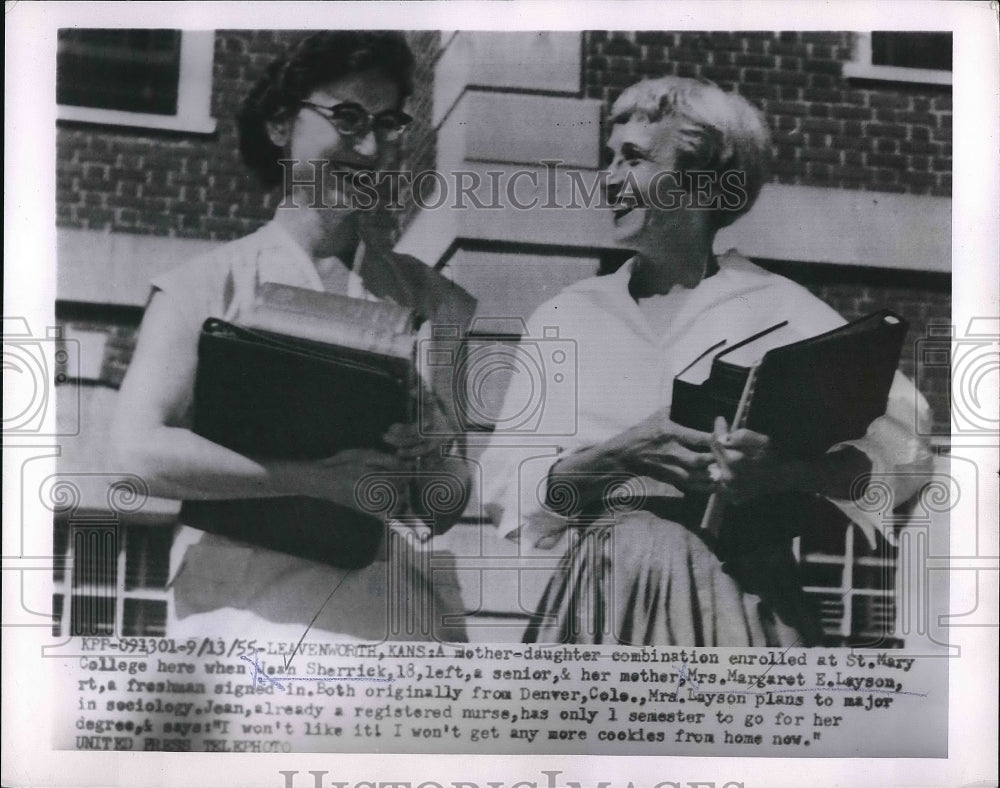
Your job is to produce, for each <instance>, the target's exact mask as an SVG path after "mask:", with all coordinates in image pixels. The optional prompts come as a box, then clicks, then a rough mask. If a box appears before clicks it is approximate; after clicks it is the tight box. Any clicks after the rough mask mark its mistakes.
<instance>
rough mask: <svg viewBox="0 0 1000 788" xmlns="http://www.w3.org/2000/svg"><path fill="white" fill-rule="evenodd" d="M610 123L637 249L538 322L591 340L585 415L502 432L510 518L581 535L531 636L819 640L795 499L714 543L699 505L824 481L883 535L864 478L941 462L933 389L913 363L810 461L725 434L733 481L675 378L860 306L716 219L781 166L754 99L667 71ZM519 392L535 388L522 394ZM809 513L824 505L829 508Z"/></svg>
mask: <svg viewBox="0 0 1000 788" xmlns="http://www.w3.org/2000/svg"><path fill="white" fill-rule="evenodd" d="M611 122H612V131H611V135H610V138H609V140H608V143H607V147H608V154H609V157H610V167H609V170H608V192H609V195H610V201H611V203H612V213H613V225H614V229H613V233H614V237H615V240H616V241H617V242H618V243H619V244H621V245H622V246H625V247H627V248H629V249H632V250H634V251H635V256H634V257H633V258H632V259H631V260H630V261H628V262H627V263H626V264H625V265H624V266H623V267H622V268H621V269H619V270H618V271H617V272H616V273H613V274H611V275H607V276H600V277H595V278H593V279H589V280H586V281H583V282H580V283H578V284H576V285H573V286H571V287H569V288H567V289H566V290H564V291H563V292H562V293H560V294H559V295H558V296H556V297H555V298H554V299H552V300H551V301H549V302H548V303H546V304H543V305H542V306H541V307H540V308H539V309H538V310H537V311H536V312H535V314H534V315H533V316H532V318H531V319H530V321H529V331H530V332H531V335H532V336H541V335H542V333H541V331H542V329H543V328H544V327H551V326H558V327H559V336H560V338H564V339H568V340H575V342H576V347H577V354H578V359H577V363H578V373H579V379H578V386H577V391H578V411H577V414H576V415H577V425H578V429H577V431H576V433H575V434H574V435H572V436H569V437H567V438H565V439H561V440H562V444H561V445H560V446H559V447H558V451H557V453H556V454H553V453H552V452H551V451H550V452H548V454H547V456H545V455H546V452H544V451H541V450H539V451H536V452H535V454H538V455H543V456H537V457H532V458H525V456H523V455H524V453H523V452H522V455H521V456H518V457H517V459H516V460H512V459H511V458H512V457H513V453H512V452H510V451H505V450H503V449H502V448H501V447H500V446H499V445H497V446H495V447H493V448H491V450H490V451H489V452H488V453H487V455H486V456H485V457H484V464H485V466H486V467H485V474H486V482H485V484H486V489H485V491H484V496H483V497H484V501H485V502H486V504H487V509H488V511H491V512H492V513H493V514H494V515H495V518H496V519H497V521H498V523H499V526H500V529H501V531H503V532H505V533H513V532H515V531H520V532H521V533H522V535H523V536H525V537H526V538H528V539H530V540H531V541H532V542H534V543H540V544H543V545H544V544H552V543H553V542H554V541H556V539H557V537H559V536H560V535H562V533H564V532H565V531H566V530H567V528H568V527H569V532H570V537H571V538H570V547H569V551H568V553H567V556H566V558H565V559H564V561H563V563H562V566H561V568H560V570H559V571H558V572H557V573H556V574H555V575H554V576H553V578H552V580H551V581H550V583H549V586H548V588H547V590H546V592H545V595H544V597H543V599H542V602H541V607H540V609H539V610H538V611H537V613H536V614H535V616H534V618H533V620H532V623H531V625H530V627H529V630H528V633H527V639H528V640H538V641H576V642H616V641H617V642H623V643H631V644H636V645H643V644H676V645H689V646H744V645H749V646H758V645H779V644H787V645H791V644H798V645H810V644H812V643H815V642H816V641H817V640H818V638H819V637H820V632H819V629H818V625H817V622H816V620H815V618H814V616H813V615H812V612H811V610H810V607H809V606H808V605H807V604H806V603H805V601H804V597H803V595H802V592H801V586H800V584H799V582H798V581H797V579H796V564H795V561H794V560H793V556H792V552H791V549H790V548H791V539H792V536H794V534H795V532H796V530H795V526H796V523H794V522H793V523H791V524H789V522H788V516H787V512H778V511H775V512H774V517H773V522H768V518H766V517H765V518H763V519H762V518H761V517H759V516H757V517H755V518H754V520H753V521H752V522H750V521H747V522H740V516H739V511H740V510H739V509H738V508H737V509H734V511H733V512H732V513H731V515H732V516H731V517H730V518H729V519H728V520H727V522H729V523H731V525H733V526H735V527H734V528H733V527H731V528H729V529H728V530H724V531H723V533H721V534H720V538H719V540H718V541H717V542H715V541H714V540H708V539H706V538H705V536H704V534H703V532H702V531H701V529H700V528H699V520H700V518H699V515H700V508H701V507H699V506H692V505H691V503H692V501H693V500H696V499H700V500H701V501H702V502H703V501H704V495H705V494H708V493H711V492H717V491H718V492H722V493H723V494H725V496H727V498H728V499H729V500H731V501H735V502H744V501H752V502H755V503H757V504H758V505H757V506H756V507H755V509H756V510H757V511H758V513H759V511H760V506H759V504H760V503H761V502H764V503H768V502H771V501H773V502H774V503H775V505H776V506H777V504H778V503H779V502H780V501H782V500H784V501H787V500H788V498H787V497H782V496H781V495H780V494H782V493H798V494H800V495H799V496H798V498H799V500H800V501H802V500H805V501H806V502H807V503H809V504H810V506H812V505H813V504H814V503H816V499H818V498H820V497H822V498H823V499H825V501H828V502H831V504H832V505H833V506H836V507H837V508H839V509H840V510H841V511H842V512H845V513H847V514H848V516H849V517H851V518H852V519H854V520H855V521H856V522H858V523H859V524H861V525H862V526H863V527H865V528H867V529H868V530H867V532H868V533H869V535H872V534H873V533H874V532H873V530H872V529H873V528H875V527H878V523H877V522H875V521H874V520H873V519H872V515H871V513H870V512H865V511H863V509H862V508H859V507H858V506H857V504H856V502H855V501H856V500H857V499H858V497H859V496H860V495H862V494H863V490H864V487H865V484H864V483H858V482H859V480H860V481H862V482H863V480H864V479H865V478H866V474H873V473H874V474H879V475H880V476H881V475H883V474H884V475H885V476H884V478H888V479H890V480H892V479H895V480H896V488H897V489H896V491H895V492H896V501H897V503H902V502H903V501H904V500H905V499H906V498H907V497H909V496H910V495H911V494H912V493H913V491H914V489H915V486H914V484H913V480H914V478H915V477H914V476H913V474H912V473H911V474H909V475H907V476H898V475H894V472H895V471H898V470H899V469H901V468H906V469H907V470H908V471H912V470H914V469H915V468H917V469H919V468H922V467H924V465H925V464H926V462H927V460H928V457H927V452H926V450H925V447H924V446H923V444H922V443H921V442H920V441H919V440H918V439H917V438H916V437H915V430H914V426H913V419H914V414H915V413H917V412H920V413H922V414H925V415H926V411H927V408H926V404H925V403H924V402H923V401H922V400H921V399H920V398H919V395H917V394H916V392H915V391H914V389H913V387H912V385H911V384H910V383H909V382H908V381H906V379H905V378H903V377H901V376H899V375H898V374H897V377H896V380H895V382H894V384H893V388H892V392H891V394H890V402H889V407H888V411H887V414H886V415H885V416H884V417H881V418H879V419H877V420H876V421H875V422H874V423H872V424H871V426H870V428H869V429H868V432H867V434H866V435H865V436H864V437H863V438H861V439H860V440H854V441H849V442H847V443H844V444H841V445H837V446H832V447H830V450H829V451H828V452H827V453H826V454H825V455H823V456H822V457H820V458H818V459H815V460H810V461H801V460H795V459H792V458H789V457H784V456H781V454H780V453H778V452H776V451H775V450H773V449H772V448H771V446H770V441H769V439H768V437H767V436H765V435H761V434H757V433H754V432H751V431H749V430H745V429H739V430H735V431H733V432H732V433H730V434H729V435H728V437H727V438H726V439H725V441H724V443H725V455H726V456H725V460H726V461H727V464H728V466H729V469H730V471H731V473H732V477H733V478H732V479H731V481H729V482H728V484H727V485H726V486H725V488H722V487H720V486H719V484H718V482H717V481H716V479H717V478H718V475H717V473H716V472H715V469H713V464H714V463H715V456H714V455H713V453H712V451H711V445H710V444H711V440H712V435H710V434H708V433H705V432H700V431H697V430H693V429H688V428H685V427H682V426H680V425H678V424H676V423H674V422H673V421H671V419H670V413H671V411H670V404H671V394H672V382H673V379H674V377H675V375H677V374H678V373H679V372H680V371H681V370H682V369H683V368H684V367H685V366H687V365H688V364H689V363H690V362H692V361H693V360H694V359H695V358H697V357H698V356H699V354H701V353H702V352H703V351H705V350H707V349H708V348H710V347H712V346H713V345H715V344H716V343H719V342H721V341H722V340H727V341H729V342H734V341H738V340H740V339H743V338H746V337H748V336H750V335H752V334H754V333H755V332H757V331H760V330H763V329H764V328H767V327H769V326H771V325H773V324H774V323H775V322H776V320H780V319H787V320H788V321H789V323H790V324H791V326H792V328H793V329H794V332H795V334H796V335H797V336H798V337H801V338H806V337H809V336H814V335H816V334H819V333H822V332H824V331H827V330H830V329H832V328H835V327H836V326H838V325H841V324H843V322H844V321H843V320H842V318H841V317H840V316H839V315H838V314H837V313H836V312H835V311H834V310H832V309H831V308H830V307H828V306H827V305H826V304H824V303H823V302H821V301H819V300H818V299H816V298H815V297H813V296H812V295H811V294H810V293H808V292H807V291H806V290H805V289H804V288H802V287H800V286H798V285H796V284H794V283H793V282H791V281H789V280H787V279H784V278H782V277H780V276H776V275H774V274H771V273H768V272H766V271H764V270H762V269H760V268H758V267H757V266H755V265H754V264H752V263H750V262H749V261H748V260H746V259H745V258H743V257H740V256H739V255H738V254H737V253H736V252H735V251H730V252H727V253H726V254H724V255H721V256H718V257H717V256H716V255H715V254H713V241H714V238H715V235H716V233H717V231H718V230H719V229H720V228H721V227H724V226H726V225H728V224H730V223H731V222H733V221H734V220H735V219H736V218H738V217H739V216H740V215H742V214H743V213H745V212H746V211H748V210H749V209H750V207H751V206H752V204H753V202H754V200H755V199H756V197H757V195H758V193H759V191H760V188H761V185H762V182H763V177H764V165H765V162H766V154H767V152H768V151H769V150H770V141H769V135H768V131H767V127H766V126H765V124H764V122H763V120H762V119H761V117H760V115H759V114H758V113H757V111H756V110H755V109H754V108H753V107H752V106H751V105H750V104H749V103H748V102H746V101H745V100H743V99H742V98H740V97H739V96H737V95H732V94H726V93H724V92H723V91H722V90H720V89H719V88H718V87H716V86H714V85H712V84H710V83H706V82H702V81H696V80H692V79H681V78H663V79H657V80H651V81H644V82H640V83H639V84H636V85H633V86H632V87H630V88H628V89H627V90H625V91H624V92H623V93H622V94H621V96H620V97H619V98H618V100H617V101H616V102H615V104H614V107H613V108H612V112H611ZM535 332H538V333H535ZM508 399H509V400H510V401H512V402H519V401H521V399H523V397H522V392H517V393H514V394H508ZM918 403H919V406H918ZM821 417H822V416H821V414H817V418H821ZM539 443H544V441H542V440H541V439H539ZM904 479H909V480H910V483H909V485H907V484H905V483H903V480H904ZM619 482H624V483H626V484H627V485H630V486H632V488H633V489H636V490H641V492H642V497H643V498H644V503H643V505H642V506H643V508H642V509H641V510H639V511H628V509H629V507H628V506H625V507H624V509H623V508H622V507H619V506H616V501H614V500H610V501H609V500H607V490H608V489H609V483H611V486H612V487H614V483H619ZM618 503H620V502H618ZM823 503H825V502H823ZM831 504H826V505H827V506H830V505H831ZM817 505H820V506H822V504H817ZM616 508H617V511H616ZM765 511H767V506H765ZM794 511H797V512H799V514H798V516H799V517H801V518H805V519H808V520H814V519H815V518H817V517H826V516H827V514H828V513H826V512H823V511H822V508H820V509H815V508H811V509H808V510H806V511H807V513H802V511H803V510H801V509H795V510H794ZM734 521H735V522H734ZM800 524H801V523H800ZM570 526H572V527H570ZM605 526H608V527H605ZM790 526H791V527H790ZM710 541H711V542H712V543H711V544H709V542H710ZM719 556H723V558H724V559H725V560H723V559H720V557H719Z"/></svg>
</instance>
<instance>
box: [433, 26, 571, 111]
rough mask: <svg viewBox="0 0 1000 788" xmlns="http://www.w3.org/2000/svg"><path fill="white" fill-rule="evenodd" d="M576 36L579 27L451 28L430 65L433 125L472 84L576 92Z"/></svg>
mask: <svg viewBox="0 0 1000 788" xmlns="http://www.w3.org/2000/svg"><path fill="white" fill-rule="evenodd" d="M582 36H583V34H582V33H581V32H579V31H565V32H532V31H502V32H500V31H482V30H463V31H460V32H458V33H456V34H454V35H453V36H452V37H451V38H450V39H449V40H448V42H447V43H446V44H445V49H444V51H443V52H442V53H441V56H440V58H439V59H438V62H437V65H436V66H435V69H434V115H433V123H434V125H435V126H437V125H439V124H440V123H441V121H442V119H443V118H444V117H445V116H446V115H447V114H448V113H449V112H450V111H451V109H452V107H454V105H455V102H456V101H457V100H458V98H459V97H460V96H461V95H462V93H463V91H465V89H466V88H468V87H472V86H475V87H490V88H507V89H509V90H529V91H545V92H550V93H570V94H579V93H580V90H581V85H580V76H581V58H582V55H583V47H582Z"/></svg>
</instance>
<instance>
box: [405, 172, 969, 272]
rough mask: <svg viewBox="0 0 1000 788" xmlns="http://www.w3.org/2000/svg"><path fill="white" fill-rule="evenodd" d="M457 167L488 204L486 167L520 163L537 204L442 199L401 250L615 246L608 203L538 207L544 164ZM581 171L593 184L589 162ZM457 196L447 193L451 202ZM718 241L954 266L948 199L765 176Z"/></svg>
mask: <svg viewBox="0 0 1000 788" xmlns="http://www.w3.org/2000/svg"><path fill="white" fill-rule="evenodd" d="M462 167H463V169H466V170H469V171H473V172H477V173H479V174H480V176H481V179H482V182H483V186H482V188H481V189H480V190H478V191H477V195H478V196H480V198H481V199H482V201H483V202H484V203H487V204H488V203H489V200H490V191H489V184H490V181H489V177H488V176H487V172H488V171H490V170H492V171H500V172H502V173H503V179H502V183H503V184H506V183H509V182H510V179H511V177H512V176H513V175H514V173H516V172H519V171H525V170H527V171H533V172H535V173H536V175H537V180H538V186H537V188H536V187H533V186H532V183H531V181H530V179H529V178H528V177H527V176H520V177H519V178H518V180H517V182H516V184H515V186H516V188H514V190H513V193H514V196H515V198H516V199H517V200H518V201H519V202H520V203H522V204H531V202H532V200H536V201H537V203H536V204H537V206H539V207H535V208H532V209H528V210H521V209H518V208H516V207H514V206H513V205H511V204H510V201H509V200H507V194H506V191H505V190H502V191H501V197H502V198H503V201H504V203H505V204H504V205H503V206H502V207H500V208H498V209H492V208H490V209H479V208H474V207H467V208H465V209H463V210H453V209H451V208H450V207H445V206H442V207H441V208H439V209H437V210H427V211H423V212H422V213H421V214H420V215H418V217H417V218H416V220H415V221H414V222H413V223H412V224H411V225H410V227H409V229H408V230H407V232H406V234H405V235H404V237H403V239H402V240H401V242H400V244H399V248H400V249H401V250H405V251H407V252H408V253H410V254H413V255H415V256H417V257H419V258H420V259H422V260H424V262H426V263H428V264H431V265H433V264H435V263H437V262H439V261H441V260H442V259H444V258H445V256H446V255H448V254H449V253H450V252H451V251H452V250H453V248H454V246H456V245H461V242H462V241H463V240H476V241H495V242H517V243H528V244H543V245H546V246H551V247H553V249H554V250H556V249H561V250H567V251H568V250H572V249H587V250H595V249H597V250H600V249H612V248H614V244H613V242H612V241H611V240H610V237H611V236H610V233H611V224H610V222H611V217H610V213H609V212H608V211H607V210H604V209H600V208H590V209H583V208H573V209H570V208H543V207H540V206H542V205H544V204H545V203H546V202H547V201H548V192H547V188H548V186H547V183H548V181H547V176H548V173H547V172H546V170H545V169H544V168H543V167H534V168H531V167H527V166H521V167H516V166H513V165H499V164H491V165H486V164H482V163H476V162H466V163H464V164H463V165H462ZM582 175H583V178H584V180H585V182H587V183H589V182H590V181H589V178H591V177H592V176H593V171H584V172H583V173H582ZM555 195H556V200H555V202H556V203H558V204H562V205H565V204H568V203H569V201H570V196H569V181H568V176H567V175H566V174H565V173H564V172H560V173H559V176H558V177H557V178H556V188H555ZM465 202H466V203H469V202H470V201H469V200H465ZM453 204H454V200H453V199H451V200H449V202H448V206H451V205H453ZM715 248H716V250H717V251H719V252H723V251H726V250H727V249H730V248H736V249H737V250H738V251H739V252H741V253H742V254H744V255H746V256H748V257H756V258H763V259H769V260H786V261H790V262H806V263H809V262H816V263H831V264H835V265H850V266H862V267H870V268H881V269H889V270H901V271H902V270H909V271H929V272H938V273H947V272H950V271H951V200H950V199H949V198H945V197H927V196H918V195H908V194H889V193H885V192H863V191H849V190H846V189H820V188H815V187H811V186H788V185H784V184H768V185H767V186H766V187H765V188H764V190H763V192H762V193H761V196H760V199H759V200H758V201H757V204H756V205H755V206H754V208H753V210H751V211H750V213H749V214H747V215H746V216H744V217H743V218H741V219H739V220H738V221H737V222H736V223H735V224H733V225H732V226H730V227H727V228H725V229H724V230H723V231H722V232H720V233H719V235H718V237H717V238H716V243H715Z"/></svg>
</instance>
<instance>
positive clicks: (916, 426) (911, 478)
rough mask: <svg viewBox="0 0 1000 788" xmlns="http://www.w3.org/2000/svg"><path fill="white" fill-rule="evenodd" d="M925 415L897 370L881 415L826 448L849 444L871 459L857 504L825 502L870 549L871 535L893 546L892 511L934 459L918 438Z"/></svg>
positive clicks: (910, 494) (924, 427)
mask: <svg viewBox="0 0 1000 788" xmlns="http://www.w3.org/2000/svg"><path fill="white" fill-rule="evenodd" d="M930 421H931V412H930V407H929V406H928V404H927V401H926V400H925V399H924V397H923V396H922V395H921V394H920V392H918V391H917V389H916V387H915V386H914V385H913V383H911V382H910V381H909V380H908V379H907V378H906V377H905V376H904V375H902V374H901V373H900V372H896V377H895V378H894V379H893V382H892V388H891V389H890V390H889V402H888V404H887V406H886V411H885V415H884V416H880V417H879V418H877V419H875V421H873V422H872V423H871V424H870V425H869V426H868V431H867V432H866V434H865V435H864V436H863V437H861V438H858V439H856V440H851V441H844V442H842V443H838V444H837V445H835V446H832V447H831V448H830V451H831V452H833V451H836V450H837V449H840V448H843V447H844V446H853V447H854V448H856V449H858V450H859V451H862V452H864V454H865V455H866V456H867V457H868V458H869V460H871V464H872V470H871V480H870V482H869V484H868V486H867V489H866V490H865V491H862V492H861V493H860V495H859V496H858V500H857V501H852V500H838V499H831V500H832V501H833V503H834V504H836V506H837V507H838V508H839V509H840V510H841V511H842V512H844V514H846V515H847V516H848V517H849V518H850V519H851V520H852V521H854V522H855V523H856V524H857V525H858V527H859V528H861V530H862V532H863V533H864V534H865V536H866V537H867V538H868V541H869V543H870V544H871V545H872V547H874V546H875V532H876V531H881V532H882V535H883V536H884V537H885V538H886V539H887V540H888V541H889V542H890V543H894V542H895V534H894V532H893V530H892V528H891V525H892V518H891V516H890V515H891V514H892V511H893V509H895V508H896V507H898V506H900V505H901V504H904V503H906V501H908V500H909V499H910V498H912V497H913V496H914V495H915V494H916V493H917V491H918V490H919V489H920V488H921V487H922V486H923V485H924V484H925V483H926V481H927V479H928V478H929V475H930V473H931V468H932V464H933V461H934V456H933V453H932V452H931V449H930V446H929V444H928V442H927V440H926V438H923V437H921V436H923V435H927V434H929V432H930V429H929V428H930Z"/></svg>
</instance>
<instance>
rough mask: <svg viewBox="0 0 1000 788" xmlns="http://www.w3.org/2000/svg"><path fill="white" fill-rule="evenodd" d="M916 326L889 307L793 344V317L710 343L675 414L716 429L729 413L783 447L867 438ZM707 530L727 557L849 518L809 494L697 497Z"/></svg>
mask: <svg viewBox="0 0 1000 788" xmlns="http://www.w3.org/2000/svg"><path fill="white" fill-rule="evenodd" d="M907 328H908V325H907V323H906V321H904V320H903V319H902V318H901V317H900V316H899V315H897V314H895V313H893V312H891V311H889V310H881V311H879V312H875V313H873V314H870V315H867V316H865V317H863V318H861V319H860V320H856V321H854V322H851V323H848V324H846V325H843V326H841V327H839V328H836V329H833V330H832V331H828V332H826V333H824V334H820V335H818V336H815V337H811V338H809V339H805V340H800V341H793V342H788V341H787V338H788V336H789V335H790V333H791V331H790V329H789V327H788V324H787V321H783V322H780V323H776V324H775V325H773V326H771V327H769V328H768V329H765V330H764V331H761V332H759V333H757V334H754V335H753V336H751V337H748V338H747V339H745V340H743V341H741V342H739V343H737V344H735V345H732V346H729V347H725V346H724V345H723V346H721V347H722V349H720V346H716V347H713V348H710V349H709V350H708V351H706V353H704V354H702V356H700V357H699V358H697V359H695V361H694V362H693V363H692V364H691V365H689V366H688V367H687V368H685V370H683V371H682V372H681V373H680V374H679V375H678V376H677V377H676V378H675V379H674V388H673V401H672V403H671V420H672V421H674V422H676V423H678V424H681V425H682V426H686V427H691V428H694V429H698V430H702V431H705V432H710V431H712V428H713V425H714V421H715V418H716V417H717V416H723V417H724V418H725V419H726V422H727V423H728V424H729V425H730V429H732V430H735V429H738V428H740V427H746V428H748V429H751V430H754V431H756V432H760V433H762V434H765V435H767V436H769V437H770V438H771V441H772V444H773V445H774V447H775V449H777V450H779V451H781V452H782V453H784V454H786V455H788V456H791V457H795V458H800V459H806V458H810V457H817V456H819V455H822V454H823V453H824V452H826V451H827V450H828V449H829V448H830V447H831V446H833V445H835V444H837V443H840V442H842V441H847V440H853V439H856V438H860V437H862V436H863V435H864V434H865V432H866V430H867V428H868V425H869V424H870V423H871V422H872V421H874V420H875V419H876V418H878V417H879V416H882V415H883V414H884V413H885V409H886V405H887V403H888V398H889V389H890V388H891V386H892V380H893V377H894V375H895V372H896V368H897V366H898V365H899V357H900V353H901V351H902V345H903V340H904V338H905V336H906V331H907ZM689 497H691V498H692V499H693V500H692V501H691V502H690V510H691V511H695V512H700V513H701V514H700V524H701V531H702V532H703V533H704V535H705V536H706V537H707V538H708V539H709V541H711V542H713V543H714V546H715V547H716V551H717V552H718V553H719V554H720V556H721V557H723V558H726V557H736V556H738V555H741V554H744V553H746V552H748V551H752V550H754V549H756V548H758V547H760V546H763V545H765V544H769V543H774V542H778V541H786V540H788V539H790V538H791V537H793V536H795V535H797V533H798V532H799V529H800V528H801V525H802V523H819V522H821V521H832V520H840V519H842V516H841V515H840V514H839V512H837V511H836V510H835V507H833V506H832V504H830V503H829V502H828V501H825V500H823V499H820V498H818V497H817V496H812V495H808V494H803V493H783V494H779V495H767V496H761V497H758V498H756V499H753V500H751V501H749V502H747V503H745V504H741V505H739V506H732V505H723V502H722V499H721V497H720V496H716V495H713V496H710V497H707V498H706V497H705V496H689Z"/></svg>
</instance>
